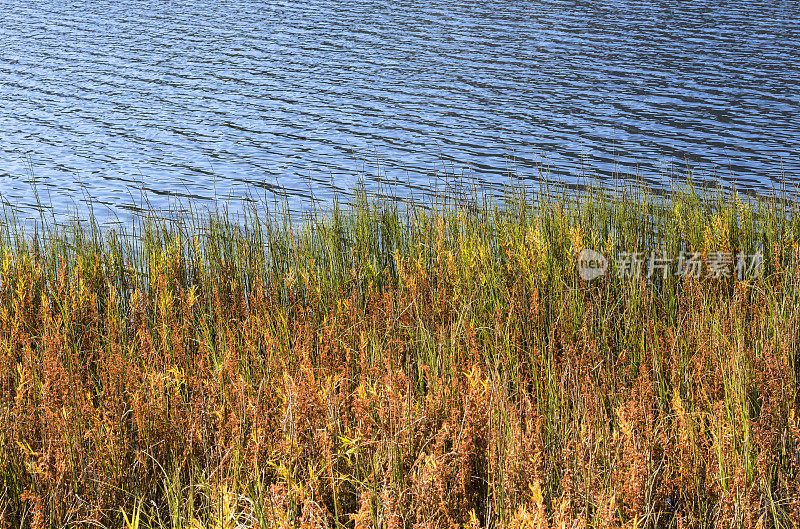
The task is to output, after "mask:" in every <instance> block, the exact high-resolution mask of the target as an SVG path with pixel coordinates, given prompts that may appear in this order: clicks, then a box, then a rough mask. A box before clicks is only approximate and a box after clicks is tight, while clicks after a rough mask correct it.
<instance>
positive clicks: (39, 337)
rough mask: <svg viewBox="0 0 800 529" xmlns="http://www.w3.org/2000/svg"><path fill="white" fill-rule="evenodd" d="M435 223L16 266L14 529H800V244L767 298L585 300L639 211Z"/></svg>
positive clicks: (608, 294) (645, 291)
mask: <svg viewBox="0 0 800 529" xmlns="http://www.w3.org/2000/svg"><path fill="white" fill-rule="evenodd" d="M619 207H620V208H622V206H619ZM676 211H677V209H676ZM438 215H439V216H437V214H433V216H432V217H424V218H418V220H417V222H418V223H419V224H418V225H416V227H412V228H409V229H408V231H406V232H404V233H405V235H402V236H401V235H397V236H396V237H397V238H396V239H393V241H394V242H393V243H392V244H395V245H396V246H391V245H390V244H389V243H388V242H386V241H387V240H383V239H382V241H383V242H382V243H381V244H380V245H379V244H377V243H376V244H374V245H372V246H369V245H368V244H366V243H365V242H363V241H362V240H361V239H359V238H358V237H359V236H358V231H357V229H356V228H357V226H356V227H351V232H350V237H351V239H350V242H349V243H348V244H350V246H349V250H339V251H341V252H342V253H341V255H340V257H336V256H335V255H333V254H332V253H331V252H333V251H334V250H332V249H331V248H334V244H333V243H330V244H328V246H324V245H322V246H314V244H317V243H314V242H313V241H312V242H309V241H308V240H307V239H303V238H301V237H300V236H299V235H298V236H297V237H296V238H295V235H294V234H288V233H287V234H285V235H286V239H285V241H284V242H285V244H286V246H285V248H286V251H287V252H288V253H285V254H280V247H279V246H278V244H279V242H280V241H277V239H276V240H274V241H271V242H270V244H272V250H271V251H272V253H271V254H265V253H264V252H263V251H262V250H261V248H262V247H263V245H264V244H263V241H262V243H260V244H248V242H247V239H246V237H244V236H243V235H242V232H241V231H236V230H233V229H232V231H231V232H230V233H232V234H234V235H230V234H229V235H226V236H223V235H219V234H217V235H213V233H212V235H209V238H208V239H206V240H205V242H203V243H202V244H201V243H198V242H192V239H191V238H189V237H184V238H183V239H182V240H181V241H179V240H178V239H177V238H176V239H175V240H173V241H172V242H170V240H167V239H165V241H166V242H163V243H162V244H160V245H155V246H152V247H151V248H150V249H149V251H148V252H145V253H138V254H137V253H135V252H134V253H132V254H131V256H129V258H131V259H133V260H134V263H133V265H131V264H129V263H127V262H126V264H125V266H116V267H115V266H113V263H114V262H115V260H114V258H113V257H114V256H112V255H110V253H109V252H110V251H111V250H109V249H108V247H105V246H102V245H100V246H98V247H97V248H96V249H95V251H93V252H90V251H83V252H82V253H77V252H75V253H71V252H70V251H69V250H68V247H67V246H66V245H57V244H53V245H52V248H51V249H50V253H43V252H41V251H34V250H32V249H30V248H28V247H21V248H16V249H14V250H12V249H8V248H7V249H5V250H4V252H3V254H2V255H3V262H2V270H0V390H1V391H2V393H1V394H0V475H2V479H3V483H4V487H5V493H4V494H3V495H2V496H0V521H2V523H3V524H4V526H9V527H11V526H18V525H23V526H30V527H37V528H38V527H57V526H58V527H60V526H64V525H66V524H72V523H95V524H102V525H106V526H116V525H120V524H123V523H125V522H126V521H129V520H130V514H131V513H133V512H137V509H140V510H141V511H142V512H144V514H143V515H142V516H143V518H144V519H146V520H147V523H148V524H150V525H172V526H173V527H177V526H186V527H200V526H214V527H239V526H248V527H256V526H258V527H267V526H275V527H301V526H302V527H320V528H323V527H325V528H332V527H338V526H344V527H352V528H366V527H386V528H395V527H396V528H401V527H402V528H405V527H420V528H421V527H442V528H445V527H448V528H450V527H452V528H455V527H508V528H512V527H513V528H522V527H531V528H533V527H536V528H538V527H559V528H561V527H565V528H566V527H584V526H592V527H608V528H610V527H664V528H667V527H726V528H727V527H797V520H798V519H800V502H799V501H798V499H799V498H800V496H799V495H800V487H799V486H798V483H799V482H798V479H800V478H798V471H800V416H798V412H797V407H798V398H799V397H800V396H799V395H798V391H797V388H798V378H797V377H798V362H797V360H798V334H797V329H798V328H800V327H798V325H799V324H800V321H798V317H799V316H800V303H798V296H799V295H800V287H798V276H797V274H796V273H795V270H796V269H797V263H798V259H797V257H798V256H797V249H796V244H794V246H793V241H794V239H793V238H791V237H793V235H791V230H786V231H782V233H783V235H782V237H789V238H784V239H780V240H778V242H775V243H770V244H773V248H774V249H773V250H772V259H773V262H774V265H773V266H772V268H771V269H770V270H769V274H768V275H766V276H763V277H761V278H758V279H756V280H753V281H738V280H736V279H735V278H729V279H725V280H714V279H708V278H700V279H680V278H677V279H675V280H674V281H672V282H669V283H668V282H666V281H665V282H663V283H655V282H648V281H646V280H641V281H639V282H637V281H636V280H633V279H631V280H624V279H623V280H620V279H619V278H614V277H605V278H600V279H598V280H597V281H596V282H594V283H586V282H584V281H581V280H580V279H579V278H577V277H576V274H575V270H574V261H573V260H572V257H570V255H571V254H570V252H571V251H573V250H576V249H577V248H580V247H581V245H591V244H595V245H596V246H595V247H599V248H603V247H604V246H603V245H609V244H610V245H611V246H612V247H613V246H615V245H617V247H623V245H624V244H628V243H627V242H625V240H623V238H624V237H629V234H628V235H626V234H627V233H628V232H626V231H625V230H624V229H623V228H624V227H625V226H628V224H627V223H628V222H629V221H628V220H625V219H623V220H620V221H619V224H618V226H619V227H620V229H619V231H618V232H617V233H618V237H619V238H620V239H619V240H618V241H616V242H614V241H612V242H607V241H606V240H605V239H604V237H605V236H606V235H605V234H603V233H601V231H600V230H599V231H598V234H597V237H599V238H598V239H596V240H595V239H591V237H593V236H594V235H592V233H591V229H590V228H591V226H587V225H584V226H583V229H582V230H579V229H573V228H570V227H569V226H570V225H575V226H577V225H580V224H579V222H580V219H581V217H580V215H578V214H577V213H576V214H575V215H573V216H570V214H568V213H564V211H561V212H560V213H558V211H557V210H556V208H544V209H540V210H539V212H538V213H536V214H535V215H534V217H533V220H531V219H528V220H526V221H525V222H523V220H521V219H517V221H508V220H503V219H504V217H502V216H500V215H497V216H496V217H495V218H494V220H493V221H492V222H484V223H483V224H480V223H478V222H477V221H475V220H470V219H467V218H465V217H464V215H456V214H453V213H444V212H443V213H439V214H438ZM649 215H652V213H649ZM795 218H796V217H795ZM420 219H421V220H420ZM784 220H785V221H786V222H789V220H788V217H785V218H784ZM673 221H674V222H675V225H676V226H677V225H679V224H680V226H681V229H683V230H685V233H686V235H685V236H682V237H684V239H681V240H684V242H686V241H689V240H690V238H691V237H692V236H691V234H690V229H689V228H687V227H686V226H684V224H682V223H679V222H678V221H677V220H675V219H673ZM383 222H384V223H386V222H387V221H386V220H385V219H384V220H383ZM508 222H511V223H510V224H508ZM515 222H516V223H515ZM597 222H599V221H597ZM696 222H701V221H699V220H698V221H696ZM504 223H506V224H504ZM717 224H719V223H717ZM712 225H713V224H712ZM625 229H628V228H625ZM763 229H764V230H767V228H766V227H764V228H763ZM311 233H312V234H313V233H314V232H311ZM697 233H698V234H700V235H698V236H697V237H696V239H697V241H698V242H697V244H713V241H714V240H715V239H714V237H715V235H714V234H713V233H710V232H708V231H706V233H703V232H702V230H697ZM709 233H710V234H709ZM771 233H772V232H769V233H767V234H763V235H762V239H763V240H769V237H771V236H772V235H771ZM236 234H238V235H236ZM566 234H571V235H570V236H569V237H567V236H566ZM214 237H217V238H218V240H217V239H214ZM226 237H227V238H226ZM340 237H341V234H334V235H331V236H330V238H329V239H328V240H329V241H340V240H341V239H340ZM400 239H402V240H400ZM223 240H224V241H228V242H229V243H230V245H231V247H232V248H228V249H226V248H225V247H224V245H223V244H222V243H220V242H219V241H223ZM726 240H727V239H726ZM276 241H277V242H276ZM293 241H294V242H293ZM297 241H300V242H297ZM302 241H306V242H302ZM401 242H402V244H400V243H401ZM362 243H363V244H362ZM336 244H339V242H336ZM686 244H690V243H689V242H686ZM691 244H694V243H691ZM742 244H744V242H742ZM303 245H305V246H303ZM311 247H314V248H318V249H319V248H323V250H319V252H322V253H318V254H315V258H314V260H311V259H305V260H304V258H302V257H301V256H303V255H306V254H304V253H303V252H308V251H310V250H309V248H311ZM698 248H699V247H698ZM700 249H702V248H700ZM230 252H233V254H231V253H230ZM325 252H328V253H325ZM536 252H540V253H536ZM265 255H271V257H265ZM277 255H284V257H283V258H282V259H283V260H282V261H279V260H277V259H278V258H277V257H275V256H277ZM292 255H294V256H295V257H294V258H292V257H291V256H292ZM325 255H327V258H328V259H329V260H330V261H331V263H334V262H336V261H335V259H334V258H336V259H340V262H339V264H336V265H334V264H331V265H330V266H329V267H328V268H325V266H327V265H324V266H323V265H321V264H320V260H322V259H323V257H324V256H325ZM337 255H338V254H337ZM286 256H289V257H286ZM270 258H271V259H272V260H270ZM345 259H349V260H345ZM122 513H126V514H125V515H124V516H123V514H122Z"/></svg>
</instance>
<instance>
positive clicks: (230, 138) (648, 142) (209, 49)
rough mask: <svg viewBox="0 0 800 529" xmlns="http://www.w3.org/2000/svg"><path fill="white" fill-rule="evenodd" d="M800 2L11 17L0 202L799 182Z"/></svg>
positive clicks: (120, 9)
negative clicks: (679, 177) (635, 178)
mask: <svg viewBox="0 0 800 529" xmlns="http://www.w3.org/2000/svg"><path fill="white" fill-rule="evenodd" d="M798 20H800V3H798V2H796V1H794V0H792V1H779V0H771V1H769V2H763V1H738V0H730V1H722V0H717V1H703V0H697V1H693V2H679V1H675V0H661V1H651V2H641V1H638V0H636V1H634V0H629V1H607V2H602V1H595V2H586V1H559V0H544V1H540V2H521V1H502V0H501V1H493V2H485V1H481V2H473V1H469V0H466V1H465V0H459V1H458V2H455V1H452V2H451V1H436V2H433V1H413V2H409V1H400V0H393V1H379V0H374V1H353V0H337V1H335V2H334V1H326V0H311V1H308V2H300V3H291V2H256V1H249V0H215V1H213V2H212V1H207V0H206V1H186V0H178V1H152V2H142V1H140V0H119V1H113V2H111V1H102V2H101V1H80V2H79V1H72V2H70V1H61V0H59V1H54V0H39V1H37V2H22V1H16V0H13V1H8V0H0V43H1V45H0V198H2V201H3V203H5V204H7V205H12V206H13V207H15V208H17V209H18V210H21V211H22V212H23V214H26V213H30V212H32V211H33V210H34V208H35V206H36V201H35V199H34V194H33V193H32V187H31V173H32V174H33V176H34V177H35V181H36V189H37V191H38V193H39V197H40V200H41V201H42V202H43V203H45V204H46V205H48V206H52V208H53V211H54V214H55V215H56V216H57V217H58V216H62V215H65V214H67V213H68V212H69V211H71V210H73V209H74V208H75V207H78V208H79V209H82V208H83V209H84V210H85V207H86V204H85V201H86V200H87V198H88V197H91V200H92V202H93V204H94V207H95V210H96V211H105V212H106V213H107V214H108V215H110V216H112V217H113V216H119V217H120V219H122V220H124V219H125V218H126V216H127V215H129V214H130V212H131V211H132V208H133V205H134V204H140V205H141V203H142V200H143V199H147V200H149V201H150V203H151V205H152V206H154V207H163V206H166V205H168V204H169V203H170V201H174V200H176V199H179V198H187V197H188V198H193V199H199V200H201V201H212V200H214V199H215V198H216V199H217V200H224V199H226V198H231V197H233V198H238V197H241V196H243V195H244V194H245V193H246V192H250V193H251V194H252V193H255V194H258V195H259V196H261V197H266V198H267V199H268V200H272V196H273V195H272V194H273V192H274V191H275V189H276V188H280V189H282V190H284V191H285V193H286V194H287V196H288V197H289V201H290V206H291V207H292V208H302V207H304V204H308V203H309V200H308V197H309V195H310V193H313V195H314V196H315V197H317V198H319V199H321V200H329V199H330V198H331V197H332V196H333V193H334V190H335V189H338V190H339V191H346V190H349V189H351V188H352V187H353V186H354V185H355V184H356V182H357V180H358V178H359V175H362V177H363V178H364V180H365V183H366V185H367V186H372V187H374V186H375V185H376V182H377V180H378V179H379V178H383V179H384V181H388V182H392V183H393V186H394V187H393V192H394V193H397V194H399V195H401V196H403V195H406V194H408V193H409V192H410V189H414V193H418V194H421V193H423V192H424V191H425V190H426V189H430V188H431V186H434V187H436V186H439V187H440V188H446V186H447V185H448V184H447V183H446V181H447V178H443V177H442V175H443V174H444V173H455V174H457V175H462V174H464V175H465V178H468V179H469V181H471V182H477V183H481V184H485V185H487V186H490V187H491V186H494V188H498V187H500V186H502V185H508V184H509V183H510V180H509V177H508V170H509V167H512V166H513V168H515V169H516V171H517V174H518V176H519V177H520V178H528V179H534V178H535V177H536V176H537V174H538V170H537V167H542V165H543V164H544V165H549V166H550V167H551V168H552V169H551V171H552V175H553V176H554V177H558V178H562V179H565V180H567V181H572V180H575V178H576V177H577V176H578V175H580V174H581V167H584V168H585V167H591V168H593V170H594V174H596V175H597V176H598V177H599V178H605V179H608V178H610V177H611V176H612V175H613V174H614V173H615V172H618V173H622V174H623V175H624V174H632V173H636V172H638V173H639V174H640V175H641V177H642V178H644V179H646V180H647V181H649V182H651V183H652V184H653V185H662V184H664V183H665V182H666V181H667V180H666V177H667V176H668V174H669V170H670V169H669V168H670V166H671V165H673V164H675V165H677V166H685V165H686V164H687V163H688V164H689V165H691V166H692V167H696V168H697V169H698V170H699V171H704V172H705V174H707V175H712V174H716V175H717V176H719V177H723V178H725V179H735V180H736V182H737V184H738V185H739V186H741V187H742V188H750V189H755V190H757V191H765V190H768V189H770V188H772V187H773V186H774V185H775V184H776V182H779V181H780V180H781V179H782V178H785V179H787V180H789V181H790V182H796V181H797V177H798V175H799V174H800V171H799V170H800V156H798V155H799V154H800V120H799V119H798V117H800V22H798Z"/></svg>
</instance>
